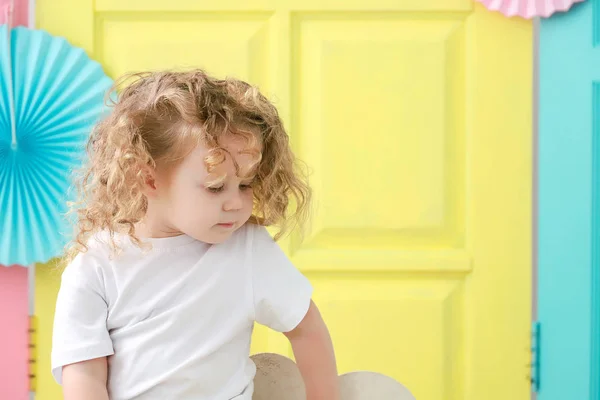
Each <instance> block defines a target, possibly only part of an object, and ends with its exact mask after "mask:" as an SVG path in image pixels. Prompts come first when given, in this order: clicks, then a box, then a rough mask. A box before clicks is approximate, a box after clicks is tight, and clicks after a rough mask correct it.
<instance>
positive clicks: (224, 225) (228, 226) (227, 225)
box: [217, 222, 234, 228]
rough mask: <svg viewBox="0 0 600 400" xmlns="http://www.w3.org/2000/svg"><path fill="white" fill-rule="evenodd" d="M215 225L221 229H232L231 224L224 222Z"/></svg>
mask: <svg viewBox="0 0 600 400" xmlns="http://www.w3.org/2000/svg"><path fill="white" fill-rule="evenodd" d="M217 225H219V226H220V227H223V228H232V227H233V225H234V223H233V222H224V223H221V224H217Z"/></svg>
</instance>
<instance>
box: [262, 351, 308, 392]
mask: <svg viewBox="0 0 600 400" xmlns="http://www.w3.org/2000/svg"><path fill="white" fill-rule="evenodd" d="M252 361H254V363H255V364H256V377H255V378H254V395H253V396H252V400H306V392H305V389H304V381H303V380H302V375H300V371H299V370H298V367H297V366H296V363H294V362H293V361H292V360H290V359H289V358H287V357H284V356H282V355H279V354H271V353H263V354H257V355H255V356H252Z"/></svg>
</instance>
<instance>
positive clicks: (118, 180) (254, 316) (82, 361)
mask: <svg viewBox="0 0 600 400" xmlns="http://www.w3.org/2000/svg"><path fill="white" fill-rule="evenodd" d="M125 83H128V85H126V87H124V88H122V90H121V92H120V95H119V97H118V100H117V102H116V103H115V104H114V109H113V110H112V113H111V114H110V115H109V116H108V117H107V118H106V119H105V120H103V121H102V122H101V123H99V124H98V126H97V127H96V128H95V129H94V132H93V133H92V135H91V137H90V140H89V143H88V157H89V158H88V161H87V165H86V166H85V168H84V170H83V174H82V177H81V180H80V182H79V185H78V186H79V188H80V193H81V198H80V201H79V202H78V203H77V204H76V205H75V206H74V208H75V211H76V214H77V216H78V218H77V219H78V221H77V234H76V237H75V240H74V241H73V243H72V246H70V249H69V253H68V257H67V260H68V265H67V267H66V269H65V270H64V272H63V274H62V281H61V287H60V291H59V294H58V300H57V303H56V315H55V320H54V335H53V348H52V372H53V374H54V377H55V379H56V380H57V381H58V382H59V383H61V384H62V385H63V392H64V398H65V400H81V399H86V400H96V399H114V400H126V399H157V400H170V399H173V400H204V399H206V400H209V399H210V400H228V399H237V400H242V399H243V400H250V399H251V398H252V393H253V378H254V375H255V372H256V369H255V365H254V363H253V362H252V361H251V360H250V358H249V352H250V338H251V334H252V329H253V325H254V322H258V323H260V324H263V325H266V326H268V327H270V328H271V329H274V330H276V331H279V332H283V333H284V335H285V336H286V337H287V338H288V339H289V341H290V342H291V346H292V349H293V351H294V355H295V358H296V362H297V363H298V367H299V369H300V371H301V374H302V376H303V378H304V381H305V385H306V392H307V398H308V399H324V400H334V399H337V398H338V396H339V393H338V392H339V389H338V387H337V371H336V364H335V357H334V352H333V347H332V343H331V339H330V336H329V333H328V331H327V328H326V326H325V324H324V322H323V320H322V319H321V316H320V314H319V311H318V309H317V307H316V305H315V304H314V303H313V302H312V300H311V296H312V287H311V285H310V283H309V281H308V280H307V279H306V278H305V277H304V276H303V275H302V274H301V273H300V272H299V271H298V270H297V269H296V268H295V267H294V266H293V265H292V264H291V262H290V261H289V260H288V258H287V257H286V256H285V255H284V253H283V252H282V251H281V249H280V248H279V246H278V245H277V244H276V242H275V241H274V240H273V239H272V238H271V236H270V235H269V233H268V232H267V231H266V229H265V228H264V226H268V225H276V226H278V227H279V231H278V232H277V234H276V235H275V237H276V238H278V237H280V236H281V235H282V234H284V233H286V232H288V231H289V230H290V229H291V228H293V227H294V226H296V225H298V224H299V225H301V223H302V222H303V220H304V218H305V215H306V210H307V207H308V202H309V198H310V196H309V195H310V191H309V188H308V187H307V185H306V184H305V182H304V181H303V179H301V176H300V175H299V173H298V170H297V169H296V161H295V158H294V156H293V154H292V152H291V150H290V148H289V143H288V136H287V134H286V132H285V130H284V128H283V124H282V122H281V120H280V118H279V116H278V113H277V110H276V109H275V107H274V106H273V105H272V104H271V103H270V102H269V101H268V100H267V99H266V98H265V97H263V96H262V95H261V94H260V93H259V92H258V90H257V89H256V88H254V87H252V86H250V85H249V84H247V83H245V82H242V81H239V80H235V79H227V80H219V79H215V78H212V77H210V76H207V75H206V74H205V73H204V72H203V71H200V70H194V71H190V72H157V73H144V74H135V75H130V76H126V77H124V78H122V79H121V80H120V83H119V82H118V83H117V84H116V88H117V89H118V88H121V85H122V84H125ZM274 400H276V399H274Z"/></svg>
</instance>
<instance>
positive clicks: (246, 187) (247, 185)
mask: <svg viewBox="0 0 600 400" xmlns="http://www.w3.org/2000/svg"><path fill="white" fill-rule="evenodd" d="M248 189H252V185H251V184H249V183H248V184H245V185H240V190H248Z"/></svg>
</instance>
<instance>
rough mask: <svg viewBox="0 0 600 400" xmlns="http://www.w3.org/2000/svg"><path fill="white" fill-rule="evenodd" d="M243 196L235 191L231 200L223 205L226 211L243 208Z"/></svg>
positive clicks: (230, 197)
mask: <svg viewBox="0 0 600 400" xmlns="http://www.w3.org/2000/svg"><path fill="white" fill-rule="evenodd" d="M242 205H243V202H242V196H241V195H240V192H239V191H238V190H236V191H235V193H233V194H232V195H231V196H229V198H228V199H227V200H226V201H225V203H223V210H224V211H237V210H239V209H241V208H242Z"/></svg>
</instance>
